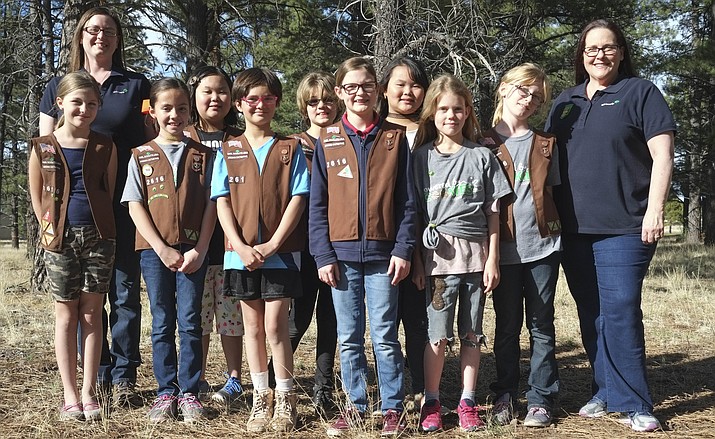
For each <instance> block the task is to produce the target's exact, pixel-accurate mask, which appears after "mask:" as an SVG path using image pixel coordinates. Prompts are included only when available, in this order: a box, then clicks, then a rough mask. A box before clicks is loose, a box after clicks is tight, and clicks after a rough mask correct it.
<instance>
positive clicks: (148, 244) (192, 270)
mask: <svg viewBox="0 0 715 439" xmlns="http://www.w3.org/2000/svg"><path fill="white" fill-rule="evenodd" d="M149 104H150V109H149V114H150V115H151V116H152V117H153V118H154V119H155V120H156V123H157V124H158V125H159V135H158V136H157V137H156V139H154V140H153V141H151V142H149V143H147V144H145V145H141V146H138V147H136V148H134V149H133V150H132V159H131V160H130V161H129V167H128V170H127V172H128V178H127V184H126V186H125V188H124V193H123V194H122V203H123V204H125V205H128V207H129V214H130V215H131V217H132V220H133V221H134V223H135V224H136V226H137V236H136V249H137V251H140V252H141V255H140V258H141V269H142V276H143V277H144V282H145V283H146V289H147V294H148V296H149V304H150V306H151V315H152V331H151V344H152V351H153V357H152V360H153V366H154V377H155V378H156V381H157V383H158V389H157V398H156V399H155V400H154V403H153V404H152V407H151V409H150V410H149V412H148V418H149V420H150V421H151V422H164V421H169V420H172V419H174V418H175V417H176V416H177V411H178V412H179V413H180V414H181V415H182V417H183V420H184V422H192V421H195V420H197V419H200V418H202V417H203V416H204V409H203V406H202V405H201V402H199V400H198V393H199V377H200V375H201V354H202V352H203V349H202V347H201V335H202V331H201V296H202V294H203V286H204V276H205V274H206V260H205V256H206V251H207V249H208V244H209V241H210V239H211V234H212V232H213V228H214V225H215V224H216V205H215V204H214V203H212V202H211V201H210V199H209V195H210V190H209V189H210V188H209V183H210V178H211V168H212V166H211V165H212V161H211V158H212V152H211V150H210V149H209V148H207V147H206V146H204V145H202V144H200V143H198V142H195V141H193V140H191V139H190V138H188V137H187V136H186V135H185V134H184V130H185V129H186V127H187V124H188V122H189V108H190V104H189V90H188V89H187V87H186V85H185V84H184V83H183V82H181V81H179V80H178V79H174V78H164V79H161V80H159V81H157V82H155V83H154V84H153V85H152V88H151V93H150V98H149ZM177 329H178V333H179V352H178V356H177V349H176V335H175V333H176V331H177Z"/></svg>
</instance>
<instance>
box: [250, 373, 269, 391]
mask: <svg viewBox="0 0 715 439" xmlns="http://www.w3.org/2000/svg"><path fill="white" fill-rule="evenodd" d="M251 381H252V382H253V389H254V390H259V391H261V390H266V389H267V388H268V371H265V372H258V373H253V372H251Z"/></svg>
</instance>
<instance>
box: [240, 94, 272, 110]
mask: <svg viewBox="0 0 715 439" xmlns="http://www.w3.org/2000/svg"><path fill="white" fill-rule="evenodd" d="M241 100H242V101H243V102H245V103H246V105H248V106H249V107H257V106H258V104H259V103H261V102H263V105H275V104H276V102H278V96H273V95H265V96H246V97H245V98H242V99H241Z"/></svg>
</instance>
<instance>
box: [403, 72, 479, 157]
mask: <svg viewBox="0 0 715 439" xmlns="http://www.w3.org/2000/svg"><path fill="white" fill-rule="evenodd" d="M444 93H452V94H454V95H457V96H459V97H461V98H462V99H464V105H465V106H466V107H465V109H464V110H465V114H466V115H467V119H466V120H465V121H464V126H463V127H462V135H464V138H465V139H467V140H471V141H472V142H476V141H477V140H478V139H479V138H480V137H481V131H480V128H479V122H477V115H476V113H475V112H474V100H473V98H472V92H470V91H469V88H467V86H466V85H465V84H464V82H462V80H460V79H459V78H457V77H456V76H453V75H442V76H440V77H439V78H437V79H435V80H434V81H432V84H430V86H429V88H428V89H427V94H426V95H425V101H424V104H423V107H422V115H421V116H420V124H419V128H418V129H417V136H416V137H415V148H419V147H420V146H422V145H424V144H425V143H427V142H430V141H433V140H435V139H436V138H437V127H436V126H435V125H434V115H435V114H436V113H437V104H438V103H439V99H440V97H442V94H444Z"/></svg>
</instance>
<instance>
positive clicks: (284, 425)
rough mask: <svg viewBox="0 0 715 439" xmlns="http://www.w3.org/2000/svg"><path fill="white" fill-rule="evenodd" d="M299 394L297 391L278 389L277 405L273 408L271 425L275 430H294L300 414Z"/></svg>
mask: <svg viewBox="0 0 715 439" xmlns="http://www.w3.org/2000/svg"><path fill="white" fill-rule="evenodd" d="M297 402H298V395H296V394H295V392H281V391H278V390H276V406H275V409H274V410H273V420H272V421H271V427H272V428H273V430H274V431H292V430H293V429H294V428H295V421H296V418H297V416H298V412H297V410H296V403H297Z"/></svg>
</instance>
